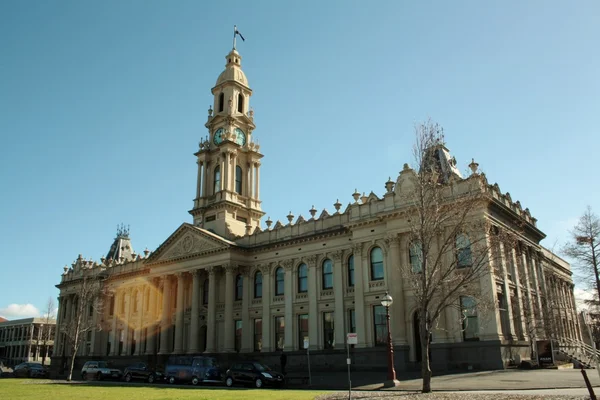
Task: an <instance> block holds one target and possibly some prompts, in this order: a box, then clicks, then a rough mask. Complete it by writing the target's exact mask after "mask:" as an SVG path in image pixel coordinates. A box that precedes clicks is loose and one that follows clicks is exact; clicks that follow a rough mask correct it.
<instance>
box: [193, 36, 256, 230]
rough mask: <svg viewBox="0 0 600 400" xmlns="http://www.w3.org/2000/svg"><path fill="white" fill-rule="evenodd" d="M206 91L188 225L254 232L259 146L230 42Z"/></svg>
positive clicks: (247, 93)
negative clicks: (207, 100)
mask: <svg viewBox="0 0 600 400" xmlns="http://www.w3.org/2000/svg"><path fill="white" fill-rule="evenodd" d="M225 58H226V60H227V63H226V64H225V70H224V71H223V72H222V73H221V75H219V78H218V79H217V83H216V85H215V87H213V88H212V90H211V92H212V94H213V97H214V102H213V105H212V106H211V107H210V108H209V109H208V121H207V122H206V124H205V126H206V128H207V129H208V136H207V139H206V140H201V141H200V149H199V150H198V151H197V152H196V153H195V154H194V155H195V156H196V157H197V164H198V181H197V189H196V198H195V199H194V208H193V209H192V210H191V211H190V214H192V216H193V217H194V225H196V226H199V227H201V228H204V229H207V230H210V231H212V232H214V233H216V234H218V235H220V236H222V237H225V238H228V239H234V238H235V237H236V236H244V235H246V234H251V233H252V232H254V229H256V227H258V226H260V219H261V218H262V216H263V215H264V214H265V213H264V212H263V211H262V210H261V201H260V191H259V189H260V159H261V158H262V157H263V155H262V154H260V152H259V150H260V146H259V145H258V144H256V143H254V142H253V140H252V135H253V131H254V128H255V127H256V126H255V125H254V112H253V111H252V110H251V109H250V97H251V96H252V90H251V89H250V87H249V86H248V79H246V75H245V74H244V71H242V68H241V64H242V56H240V54H239V53H238V52H237V50H236V49H235V47H234V48H233V49H232V50H231V51H230V52H229V54H228V55H227V56H226V57H225Z"/></svg>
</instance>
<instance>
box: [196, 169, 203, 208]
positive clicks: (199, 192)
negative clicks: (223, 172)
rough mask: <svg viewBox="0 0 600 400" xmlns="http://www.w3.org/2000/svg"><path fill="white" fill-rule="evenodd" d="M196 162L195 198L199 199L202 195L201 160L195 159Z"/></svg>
mask: <svg viewBox="0 0 600 400" xmlns="http://www.w3.org/2000/svg"><path fill="white" fill-rule="evenodd" d="M196 164H198V181H197V184H196V198H197V199H199V198H200V196H201V195H202V161H200V160H198V161H196Z"/></svg>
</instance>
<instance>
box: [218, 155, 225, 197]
mask: <svg viewBox="0 0 600 400" xmlns="http://www.w3.org/2000/svg"><path fill="white" fill-rule="evenodd" d="M220 163H221V181H220V182H219V190H223V188H224V187H225V182H224V180H225V154H223V153H221V160H220Z"/></svg>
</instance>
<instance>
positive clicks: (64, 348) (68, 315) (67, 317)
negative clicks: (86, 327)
mask: <svg viewBox="0 0 600 400" xmlns="http://www.w3.org/2000/svg"><path fill="white" fill-rule="evenodd" d="M66 300H67V301H66V303H67V308H66V309H67V311H66V314H65V318H64V323H63V325H64V326H63V328H67V327H68V325H69V323H70V322H71V309H72V308H73V298H72V295H67V297H66ZM15 333H16V331H15ZM66 338H67V335H66V334H64V333H63V341H62V343H61V350H62V353H63V354H65V355H69V353H68V352H69V351H70V348H69V344H68V342H67V340H66Z"/></svg>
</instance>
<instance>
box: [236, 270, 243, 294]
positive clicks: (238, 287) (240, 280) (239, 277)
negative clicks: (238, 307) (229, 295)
mask: <svg viewBox="0 0 600 400" xmlns="http://www.w3.org/2000/svg"><path fill="white" fill-rule="evenodd" d="M243 293H244V277H243V276H242V274H238V275H237V276H236V277H235V299H236V300H241V299H242V296H243Z"/></svg>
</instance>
